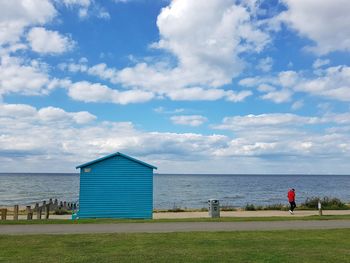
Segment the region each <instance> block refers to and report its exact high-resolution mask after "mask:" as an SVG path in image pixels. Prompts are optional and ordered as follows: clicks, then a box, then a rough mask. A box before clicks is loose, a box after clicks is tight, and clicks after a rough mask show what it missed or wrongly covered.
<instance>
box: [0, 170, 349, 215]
mask: <svg viewBox="0 0 350 263" xmlns="http://www.w3.org/2000/svg"><path fill="white" fill-rule="evenodd" d="M290 187H294V188H295V189H296V193H297V201H298V202H302V201H304V200H305V199H306V198H307V197H312V196H319V197H323V196H330V197H338V198H340V199H341V200H343V201H345V202H350V176H348V175H190V174H188V175H171V174H168V175H164V174H163V175H155V176H154V208H159V209H165V208H173V207H181V208H202V207H206V201H207V200H208V199H209V198H216V199H219V200H220V204H221V205H230V206H238V207H239V206H245V205H246V204H247V203H253V204H257V205H267V204H276V203H286V194H287V190H288V188H290ZM78 193H79V175H77V174H0V205H14V204H21V205H24V204H32V203H34V202H38V201H43V200H48V199H49V198H58V199H60V200H66V201H76V200H77V199H78Z"/></svg>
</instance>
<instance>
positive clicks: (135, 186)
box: [78, 156, 153, 218]
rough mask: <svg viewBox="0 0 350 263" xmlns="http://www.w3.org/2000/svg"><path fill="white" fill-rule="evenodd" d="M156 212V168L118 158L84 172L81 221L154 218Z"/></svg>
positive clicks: (80, 206)
mask: <svg viewBox="0 0 350 263" xmlns="http://www.w3.org/2000/svg"><path fill="white" fill-rule="evenodd" d="M86 168H90V169H91V171H90V172H85V170H86ZM152 211H153V169H152V168H149V167H147V166H144V165H142V164H139V163H137V162H134V161H132V160H129V159H127V158H124V157H122V156H115V157H112V158H109V159H106V160H103V161H101V162H97V163H94V164H92V165H90V166H86V167H83V168H82V169H81V171H80V197H79V212H78V217H79V218H152Z"/></svg>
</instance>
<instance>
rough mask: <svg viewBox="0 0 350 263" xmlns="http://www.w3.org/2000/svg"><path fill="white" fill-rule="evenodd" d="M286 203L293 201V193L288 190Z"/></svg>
mask: <svg viewBox="0 0 350 263" xmlns="http://www.w3.org/2000/svg"><path fill="white" fill-rule="evenodd" d="M288 201H289V202H293V201H295V192H294V191H292V190H290V191H289V192H288Z"/></svg>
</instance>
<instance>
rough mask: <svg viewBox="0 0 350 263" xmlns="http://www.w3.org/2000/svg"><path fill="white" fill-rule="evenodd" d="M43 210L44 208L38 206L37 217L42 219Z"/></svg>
mask: <svg viewBox="0 0 350 263" xmlns="http://www.w3.org/2000/svg"><path fill="white" fill-rule="evenodd" d="M41 212H42V208H41V207H39V206H38V207H37V209H36V219H41Z"/></svg>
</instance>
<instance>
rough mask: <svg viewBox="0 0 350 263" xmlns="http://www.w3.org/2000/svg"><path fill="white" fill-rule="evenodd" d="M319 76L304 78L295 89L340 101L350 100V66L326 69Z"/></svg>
mask: <svg viewBox="0 0 350 263" xmlns="http://www.w3.org/2000/svg"><path fill="white" fill-rule="evenodd" d="M319 74H321V75H320V76H319V77H316V78H309V79H302V80H300V81H299V83H298V85H296V87H295V90H296V91H299V92H307V93H310V94H312V95H315V96H322V97H325V98H328V99H335V100H339V101H350V67H347V66H337V67H329V68H327V69H325V70H324V71H323V72H320V73H319Z"/></svg>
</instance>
